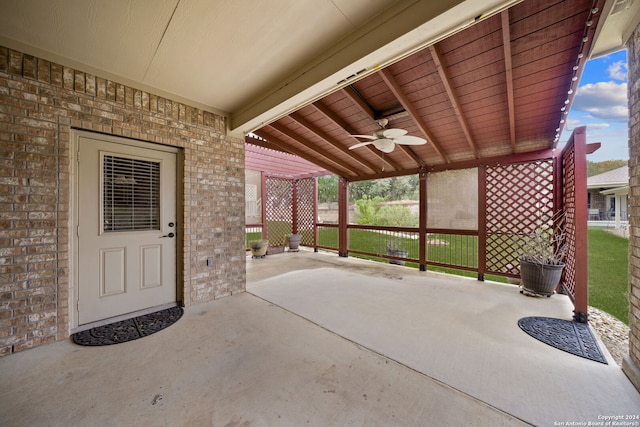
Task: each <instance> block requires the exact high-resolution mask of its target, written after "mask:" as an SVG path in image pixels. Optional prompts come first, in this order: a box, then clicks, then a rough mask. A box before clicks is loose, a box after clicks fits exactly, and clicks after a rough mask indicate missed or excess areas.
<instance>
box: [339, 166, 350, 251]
mask: <svg viewBox="0 0 640 427" xmlns="http://www.w3.org/2000/svg"><path fill="white" fill-rule="evenodd" d="M348 224H349V181H347V180H346V179H345V178H343V177H340V179H339V180H338V255H339V256H341V257H347V256H349V241H348V240H349V232H348V229H347V226H348Z"/></svg>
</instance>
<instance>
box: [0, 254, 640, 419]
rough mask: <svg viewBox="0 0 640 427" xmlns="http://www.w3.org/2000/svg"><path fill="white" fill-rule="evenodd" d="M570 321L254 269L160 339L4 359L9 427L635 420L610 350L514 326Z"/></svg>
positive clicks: (491, 287)
mask: <svg viewBox="0 0 640 427" xmlns="http://www.w3.org/2000/svg"><path fill="white" fill-rule="evenodd" d="M571 308H572V306H571V303H570V301H569V300H568V298H567V297H566V296H562V295H554V296H553V297H551V298H530V297H525V296H523V295H521V294H520V293H519V292H518V289H517V288H516V287H514V286H512V285H503V284H496V283H491V282H484V283H483V282H478V281H476V280H473V279H464V278H459V277H453V276H447V275H441V274H437V273H432V272H419V271H416V270H412V269H408V268H404V267H399V266H391V265H387V264H381V263H373V262H370V261H364V260H358V259H354V258H347V259H345V258H339V257H338V256H336V255H333V254H323V253H313V252H305V251H301V252H299V253H284V254H279V255H272V256H267V257H266V258H263V259H251V258H248V259H247V292H245V293H241V294H237V295H233V296H231V297H226V298H222V299H219V300H216V301H212V302H210V303H206V304H200V305H196V306H193V307H188V308H186V309H185V314H184V316H183V318H182V319H180V321H178V322H177V323H176V324H175V325H173V326H171V327H169V328H168V329H166V330H163V331H161V332H158V333H156V334H154V335H151V336H149V337H146V338H143V339H140V340H137V341H132V342H129V343H123V344H118V345H114V346H107V347H80V346H77V345H75V344H73V343H71V342H70V341H63V342H57V343H53V344H49V345H46V346H42V347H39V348H36V349H32V350H28V351H25V352H23V353H19V354H16V355H11V356H7V357H3V358H0V378H1V379H2V384H3V387H2V389H1V390H0V425H2V426H23V425H24V426H41V425H42V426H45V425H47V426H76V425H77V426H88V425H91V426H94V425H99V426H142V425H144V426H168V425H171V426H249V425H252V426H257V425H285V426H288V425H291V426H300V425H316V426H330V425H366V426H388V425H420V426H424V425H437V426H446V425H452V426H454V425H456V426H458V425H479V426H498V425H504V426H512V425H527V424H531V425H539V426H546V425H549V426H553V425H570V424H568V423H584V425H587V424H588V423H589V422H592V423H596V422H600V421H603V425H605V424H604V423H606V421H607V418H606V417H612V416H633V415H640V395H639V394H638V392H637V391H636V389H635V388H634V387H633V386H632V385H631V383H630V382H629V380H628V379H627V378H626V376H625V375H624V373H623V372H622V371H621V369H620V368H619V367H618V366H617V365H616V364H615V362H614V361H613V359H611V357H610V355H609V354H608V352H607V351H606V349H605V347H604V346H603V345H601V349H602V350H603V352H604V353H605V355H606V356H607V359H608V360H609V365H604V364H601V363H598V362H594V361H590V360H587V359H583V358H580V357H577V356H573V355H571V354H568V353H565V352H563V351H560V350H557V349H554V348H552V347H550V346H547V345H546V344H543V343H541V342H539V341H537V340H535V339H533V338H531V337H529V336H528V335H527V334H525V333H524V332H522V331H521V330H520V328H519V327H518V325H517V321H518V319H519V318H521V317H525V316H534V315H535V316H550V317H557V318H562V319H567V320H569V319H570V318H571ZM618 421H625V419H624V418H621V419H618ZM637 421H639V420H631V422H637ZM574 425H580V424H574ZM592 425H593V424H592ZM629 425H633V424H629ZM636 425H637V424H636Z"/></svg>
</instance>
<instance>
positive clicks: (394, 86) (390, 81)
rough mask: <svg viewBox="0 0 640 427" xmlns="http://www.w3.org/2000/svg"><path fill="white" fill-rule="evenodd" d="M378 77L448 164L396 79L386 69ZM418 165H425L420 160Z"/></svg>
mask: <svg viewBox="0 0 640 427" xmlns="http://www.w3.org/2000/svg"><path fill="white" fill-rule="evenodd" d="M380 77H381V78H382V80H383V81H384V82H385V83H386V84H387V86H388V87H389V89H390V90H391V92H392V93H393V94H394V95H395V97H396V98H397V99H398V101H400V104H402V106H403V107H404V109H405V111H406V112H407V113H409V116H410V117H411V118H412V119H413V121H414V123H415V124H416V125H417V126H418V128H419V129H420V132H422V134H423V136H424V137H425V138H427V140H428V142H429V144H431V146H432V147H433V148H434V149H435V150H436V152H437V153H438V155H439V156H440V157H441V158H442V160H444V161H445V162H446V163H449V158H448V157H447V155H446V154H445V153H444V150H443V149H442V147H441V146H440V145H439V144H438V143H437V142H436V139H435V137H434V136H433V135H432V134H431V132H429V129H428V128H427V125H426V124H425V123H424V122H423V121H422V119H421V118H420V115H419V114H418V110H416V107H415V106H414V105H413V102H411V101H410V100H409V98H408V97H407V95H406V94H405V93H404V91H403V90H402V88H401V87H400V85H399V84H398V81H397V80H396V78H395V77H393V74H391V71H389V69H388V68H385V69H383V70H381V71H380ZM411 151H413V150H411ZM420 162H421V163H420ZM418 164H420V166H424V165H425V163H424V161H423V160H422V159H421V160H420V161H419V162H418Z"/></svg>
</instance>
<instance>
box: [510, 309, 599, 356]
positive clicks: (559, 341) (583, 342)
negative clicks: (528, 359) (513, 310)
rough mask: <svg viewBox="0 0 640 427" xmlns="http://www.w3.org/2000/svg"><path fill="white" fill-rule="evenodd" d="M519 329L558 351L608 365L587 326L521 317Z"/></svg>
mask: <svg viewBox="0 0 640 427" xmlns="http://www.w3.org/2000/svg"><path fill="white" fill-rule="evenodd" d="M518 326H520V329H522V330H523V331H525V332H526V333H527V334H529V335H531V336H532V337H533V338H535V339H537V340H539V341H542V342H543V343H545V344H548V345H550V346H552V347H555V348H557V349H559V350H562V351H566V352H567V353H571V354H575V355H576V356H580V357H584V358H585V359H589V360H594V361H596V362H600V363H604V364H606V365H608V363H607V359H606V358H605V357H604V355H603V354H602V351H601V350H600V347H598V341H597V340H596V338H595V337H594V336H593V333H592V332H591V329H589V325H587V324H585V323H579V322H573V321H569V320H562V319H554V318H551V317H535V316H534V317H523V318H522V319H520V320H518Z"/></svg>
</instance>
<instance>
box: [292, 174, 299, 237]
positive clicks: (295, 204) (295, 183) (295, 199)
mask: <svg viewBox="0 0 640 427" xmlns="http://www.w3.org/2000/svg"><path fill="white" fill-rule="evenodd" d="M291 193H292V194H291V219H292V221H291V234H296V233H297V232H298V180H297V179H293V180H291Z"/></svg>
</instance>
